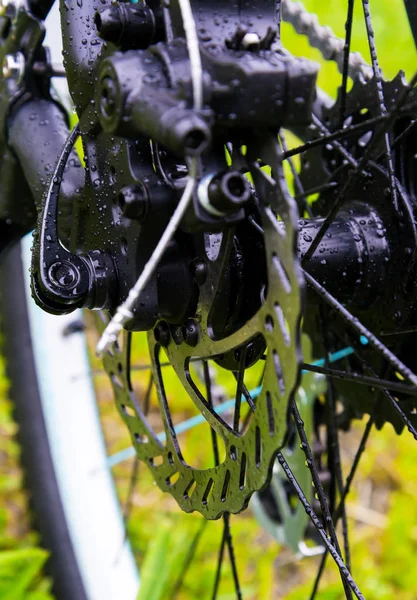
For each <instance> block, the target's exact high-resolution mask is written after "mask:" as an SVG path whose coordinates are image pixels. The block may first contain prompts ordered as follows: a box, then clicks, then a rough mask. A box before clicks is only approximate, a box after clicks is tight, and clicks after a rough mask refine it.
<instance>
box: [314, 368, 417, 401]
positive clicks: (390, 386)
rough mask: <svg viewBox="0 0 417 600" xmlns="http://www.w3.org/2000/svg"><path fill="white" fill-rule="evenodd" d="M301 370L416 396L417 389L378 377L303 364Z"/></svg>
mask: <svg viewBox="0 0 417 600" xmlns="http://www.w3.org/2000/svg"><path fill="white" fill-rule="evenodd" d="M303 369H304V370H305V371H312V372H313V373H320V374H322V375H327V377H332V378H333V379H343V380H345V381H352V382H354V383H360V384H362V385H369V386H372V387H376V388H381V389H383V390H385V389H387V390H392V391H394V392H400V393H402V394H408V395H409V396H417V388H415V387H412V386H410V385H405V384H403V383H396V382H395V381H390V380H389V379H380V378H379V377H368V376H366V375H361V374H360V373H348V372H347V371H338V370H337V369H327V368H326V367H317V366H315V365H308V364H305V363H303Z"/></svg>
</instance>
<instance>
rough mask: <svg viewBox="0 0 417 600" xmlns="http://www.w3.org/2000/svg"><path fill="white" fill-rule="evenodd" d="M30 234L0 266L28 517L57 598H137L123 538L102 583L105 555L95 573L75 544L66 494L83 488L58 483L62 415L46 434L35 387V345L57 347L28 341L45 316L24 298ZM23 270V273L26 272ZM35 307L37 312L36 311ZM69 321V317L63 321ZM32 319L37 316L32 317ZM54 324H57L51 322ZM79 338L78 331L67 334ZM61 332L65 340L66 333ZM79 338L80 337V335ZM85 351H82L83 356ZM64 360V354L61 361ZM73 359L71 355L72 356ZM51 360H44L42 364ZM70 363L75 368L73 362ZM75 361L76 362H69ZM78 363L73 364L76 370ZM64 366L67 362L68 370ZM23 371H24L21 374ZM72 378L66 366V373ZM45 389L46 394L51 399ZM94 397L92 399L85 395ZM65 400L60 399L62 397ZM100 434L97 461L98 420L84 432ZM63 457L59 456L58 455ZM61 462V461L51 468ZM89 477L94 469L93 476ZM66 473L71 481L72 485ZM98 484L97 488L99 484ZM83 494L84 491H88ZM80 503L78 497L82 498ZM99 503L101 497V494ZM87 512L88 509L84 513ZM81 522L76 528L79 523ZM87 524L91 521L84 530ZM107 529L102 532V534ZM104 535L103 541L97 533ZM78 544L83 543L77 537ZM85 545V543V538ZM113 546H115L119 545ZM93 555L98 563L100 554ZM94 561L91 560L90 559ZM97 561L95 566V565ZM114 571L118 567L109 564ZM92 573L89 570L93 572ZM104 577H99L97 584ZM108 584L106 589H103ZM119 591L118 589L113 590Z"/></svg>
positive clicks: (0, 300)
mask: <svg viewBox="0 0 417 600" xmlns="http://www.w3.org/2000/svg"><path fill="white" fill-rule="evenodd" d="M29 245H30V240H29V239H26V240H24V241H23V243H22V245H17V246H15V247H14V248H13V249H12V250H10V252H9V253H8V255H7V256H6V257H5V260H4V261H3V262H2V264H1V266H0V289H1V293H0V322H1V331H2V348H1V351H2V354H3V357H4V360H5V366H6V373H7V377H8V381H9V386H10V388H9V389H10V391H9V395H10V398H11V400H12V402H13V408H14V416H15V420H16V423H17V425H18V428H19V432H18V438H19V443H20V446H21V464H22V467H23V470H24V479H25V485H26V488H27V490H28V491H29V496H30V506H31V513H32V515H33V517H34V525H35V527H36V529H37V530H38V531H39V533H40V536H41V541H42V545H43V546H44V547H45V548H46V549H47V550H48V551H49V552H50V558H49V560H48V563H47V572H48V574H49V575H50V576H51V577H52V579H53V593H54V594H55V596H56V598H57V599H58V600H75V599H76V600H96V598H100V599H103V598H106V599H107V600H112V598H114V597H115V596H114V593H115V589H119V590H120V595H118V596H117V597H118V598H121V599H123V600H124V599H125V598H126V599H128V600H133V599H134V598H135V597H136V594H137V589H138V577H137V572H136V567H135V565H134V562H133V556H132V553H131V550H130V547H129V545H128V544H127V543H125V542H123V544H124V546H123V552H122V553H121V561H120V562H121V563H124V565H125V566H124V567H122V568H121V569H120V571H119V574H118V576H117V577H116V579H117V581H116V582H115V581H112V582H110V583H109V581H110V579H111V576H109V574H108V573H106V571H108V569H109V565H108V562H109V561H108V560H107V561H106V559H105V556H104V559H103V561H102V565H101V568H100V573H99V572H98V571H97V568H98V567H97V565H96V567H94V566H93V567H92V562H91V561H93V562H94V557H91V560H89V559H88V557H87V558H86V554H88V553H89V554H91V548H90V551H89V552H87V551H86V550H88V548H87V549H83V548H80V544H81V545H82V543H83V541H82V539H81V540H80V536H79V531H78V532H77V531H75V529H77V525H74V523H73V522H72V521H74V519H72V521H71V518H70V517H69V515H68V510H70V511H71V507H68V503H69V501H70V498H69V496H71V494H77V495H80V496H85V493H84V491H83V490H81V489H80V488H79V487H77V489H73V490H72V491H71V492H70V493H69V492H68V486H69V487H71V485H72V487H73V488H74V486H77V477H75V476H74V478H72V477H71V474H68V473H67V474H66V477H65V480H66V481H65V484H64V485H63V484H62V473H61V475H60V474H59V473H58V472H57V466H56V456H55V459H54V451H55V454H56V448H55V449H54V445H55V446H56V445H57V444H59V440H60V438H61V439H62V436H63V435H65V431H63V430H62V427H63V426H64V427H67V423H66V419H65V418H63V419H62V418H61V419H59V418H58V419H54V423H53V427H54V428H56V429H58V430H60V431H59V432H58V435H52V436H51V431H50V429H51V424H50V423H49V426H48V422H47V421H48V418H47V417H46V415H45V398H43V395H45V394H44V391H45V390H42V387H44V385H43V384H45V383H46V382H45V381H42V373H41V372H40V368H39V359H38V360H37V356H36V353H39V346H42V348H41V352H43V353H46V355H49V356H51V353H56V352H57V351H58V352H59V349H58V350H57V348H56V347H55V348H54V347H47V342H48V339H46V338H48V335H47V336H46V337H44V336H40V337H39V336H37V339H36V340H35V341H34V334H33V332H34V328H36V323H34V321H36V318H37V316H38V315H39V318H42V319H43V318H44V314H41V311H39V309H37V308H36V307H34V306H31V307H30V308H29V305H28V299H29V298H28V283H29V282H28V280H29V274H28V273H27V269H26V264H25V260H24V256H25V254H28V253H29ZM25 272H26V273H27V274H25ZM38 311H39V312H38ZM71 320H72V321H74V317H72V318H70V321H71ZM58 321H60V322H59V329H60V330H61V335H62V329H63V322H64V327H65V324H66V323H65V319H64V321H63V320H59V319H58ZM37 325H38V326H39V323H38V324H37ZM52 327H53V324H52ZM55 329H56V327H55ZM73 335H76V336H77V335H78V337H80V336H81V337H83V334H82V333H81V334H80V333H78V334H73ZM63 339H64V342H65V343H66V345H68V342H67V340H65V338H63ZM81 343H84V342H83V341H82V342H81ZM85 358H86V357H82V360H83V361H84V362H85ZM68 362H71V361H68ZM76 362H77V360H75V363H76ZM49 366H50V364H49ZM71 366H72V367H73V368H72V370H74V361H72V364H71ZM75 368H77V367H75ZM79 368H80V365H79V364H78V369H79ZM70 371H71V369H70ZM22 374H24V376H22ZM69 377H73V373H72V374H71V373H69ZM51 399H52V398H51V396H49V400H51ZM61 400H62V399H60V398H56V397H55V399H54V400H53V401H54V402H55V403H58V406H59V404H60V402H61ZM84 400H85V402H86V407H87V411H89V412H90V418H89V419H88V420H87V422H89V421H91V410H93V414H95V415H96V419H97V420H98V412H97V411H96V409H95V406H94V407H92V406H91V402H90V403H89V398H88V397H87V398H86V397H85V398H84ZM92 400H93V402H94V399H92ZM63 404H65V402H64V403H63ZM98 432H99V438H100V439H97V440H95V443H96V444H98V446H99V447H100V450H101V451H102V452H103V457H102V460H106V457H105V454H104V444H103V440H102V438H101V431H99V426H98V423H97V424H96V429H95V431H94V428H93V431H90V434H91V435H92V436H93V437H94V436H96V437H97V433H98ZM73 458H74V457H70V458H69V460H68V461H66V462H67V464H68V465H69V464H73V465H74V470H78V469H79V467H80V465H79V462H78V461H77V460H73ZM61 462H62V461H61ZM58 468H60V467H58ZM92 476H93V477H94V474H93V475H92ZM109 477H110V473H109V472H108V473H107V474H106V475H105V476H104V479H107V482H106V485H105V487H106V493H107V494H108V495H109V496H110V500H111V502H112V503H113V505H112V506H111V509H112V511H113V513H112V514H110V510H109V515H108V517H109V518H113V519H116V518H117V519H118V522H117V523H116V524H115V526H113V527H110V530H112V531H113V533H114V531H115V529H117V531H118V534H119V535H121V539H122V540H124V527H123V522H122V518H121V513H120V507H119V505H118V502H117V498H116V494H115V491H114V486H113V482H112V481H111V480H110V479H108V478H109ZM71 478H72V479H73V483H72V484H71ZM102 491H103V490H102ZM87 493H89V492H87ZM81 504H82V501H81ZM104 504H106V501H104ZM90 516H91V515H90ZM79 517H81V522H82V523H83V524H84V526H85V522H86V519H85V517H84V518H82V515H79ZM78 529H80V527H78ZM102 529H103V537H102V539H101V540H99V539H97V548H99V549H100V548H101V549H102V548H103V544H108V543H110V542H111V540H110V537H111V536H112V534H110V535H109V536H108V533H109V528H107V527H105V528H102ZM93 531H94V524H92V530H91V533H92V532H93ZM106 532H107V533H106ZM106 537H107V538H108V539H107V540H106V539H104V538H106ZM84 545H85V544H84ZM87 545H88V543H87ZM119 550H120V548H119V549H117V550H116V553H117V551H119ZM102 553H104V554H105V553H106V549H104V550H100V551H99V554H100V555H101V554H102ZM98 562H101V561H100V560H99V561H98ZM96 563H97V560H96ZM99 567H100V565H99ZM115 568H116V570H117V566H116V567H115ZM94 570H95V573H94V574H92V571H94ZM103 581H105V582H106V583H103ZM105 588H107V591H104V594H105V595H104V596H103V589H105ZM118 593H119V592H118Z"/></svg>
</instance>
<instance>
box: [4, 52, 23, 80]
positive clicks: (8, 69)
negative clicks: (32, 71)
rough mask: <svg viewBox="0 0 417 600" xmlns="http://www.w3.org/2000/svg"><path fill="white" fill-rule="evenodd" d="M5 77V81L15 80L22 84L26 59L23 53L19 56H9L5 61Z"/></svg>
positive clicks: (18, 54)
mask: <svg viewBox="0 0 417 600" xmlns="http://www.w3.org/2000/svg"><path fill="white" fill-rule="evenodd" d="M2 72H3V77H4V78H5V79H13V80H15V81H16V82H17V83H20V82H21V81H22V79H23V75H24V74H25V57H24V56H23V54H22V53H21V52H17V54H7V55H6V56H5V57H4V61H3V68H2Z"/></svg>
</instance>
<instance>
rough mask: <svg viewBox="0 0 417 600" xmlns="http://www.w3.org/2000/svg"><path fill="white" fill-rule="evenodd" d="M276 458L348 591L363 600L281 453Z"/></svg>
mask: <svg viewBox="0 0 417 600" xmlns="http://www.w3.org/2000/svg"><path fill="white" fill-rule="evenodd" d="M277 458H278V461H279V464H280V465H281V467H282V469H283V470H284V473H285V475H286V476H287V478H288V481H289V482H290V484H291V485H292V487H293V489H294V491H295V493H296V494H297V496H298V498H299V500H300V502H301V504H302V505H303V506H304V509H305V511H306V513H307V514H308V516H309V517H310V519H311V522H312V523H313V525H314V527H315V528H316V530H317V532H318V534H319V535H320V537H321V539H322V541H323V543H324V545H325V546H326V548H327V550H328V552H329V553H330V554H331V556H332V558H333V560H334V561H335V563H336V565H337V566H338V567H339V570H340V573H341V576H342V578H343V579H344V580H345V581H346V582H347V584H348V585H349V587H350V589H351V590H352V592H353V593H354V594H355V596H356V597H357V598H358V599H359V600H364V596H363V594H362V592H361V591H360V589H359V587H358V586H357V584H356V583H355V581H354V579H353V577H352V575H351V574H350V572H349V570H348V569H347V568H346V565H345V563H344V562H343V559H342V558H341V557H340V554H339V553H338V552H337V550H336V548H335V547H334V545H333V544H332V542H331V541H330V540H329V538H328V537H327V534H326V532H325V530H324V527H323V525H322V524H321V523H320V520H319V518H318V517H317V515H316V513H315V512H314V510H313V509H312V507H311V505H310V503H309V501H308V500H307V498H306V496H305V495H304V492H303V490H302V489H301V487H300V485H299V483H298V481H297V480H296V478H295V476H294V474H293V472H292V471H291V469H290V466H289V465H288V463H287V461H286V460H285V458H284V456H283V454H282V453H281V452H278V455H277Z"/></svg>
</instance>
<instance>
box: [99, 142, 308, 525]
mask: <svg viewBox="0 0 417 600" xmlns="http://www.w3.org/2000/svg"><path fill="white" fill-rule="evenodd" d="M248 156H249V157H251V156H253V157H255V158H254V159H253V162H255V160H257V159H258V158H260V159H261V160H262V161H263V163H264V164H269V165H272V168H271V175H269V174H268V173H266V172H264V171H262V170H260V169H259V168H258V167H257V166H256V167H254V169H253V172H252V176H253V179H254V181H255V187H256V191H257V194H258V197H259V198H260V199H261V203H260V207H259V211H260V215H261V222H262V228H263V230H264V255H265V259H264V260H265V265H266V273H267V284H266V287H265V288H264V290H263V291H262V299H261V300H260V302H259V308H258V309H257V311H256V313H255V314H254V315H253V316H252V317H251V318H250V319H249V320H248V322H246V324H244V325H243V326H241V327H240V328H239V329H238V330H237V331H235V332H234V333H232V334H230V335H227V337H225V338H224V339H216V338H215V336H214V334H213V328H212V324H211V320H210V319H211V309H212V307H213V304H214V302H215V300H216V297H217V295H218V292H219V289H221V284H222V278H223V277H224V272H225V268H226V267H227V261H228V259H229V255H230V252H229V250H230V243H231V242H230V236H228V235H227V234H223V235H222V236H220V237H218V241H219V244H220V250H218V252H217V256H213V255H211V256H206V261H207V263H208V268H207V276H206V278H205V281H204V283H202V285H201V286H200V294H199V300H198V305H197V307H196V310H195V312H194V314H192V315H190V317H192V319H188V321H187V323H186V324H185V325H184V326H185V327H186V328H187V332H186V333H187V343H185V342H184V337H183V336H181V334H178V328H177V329H175V328H174V329H173V328H172V327H171V328H169V327H168V326H167V325H166V324H165V323H160V324H159V326H158V325H157V327H156V329H155V331H156V332H157V335H155V334H154V332H149V334H148V342H149V353H150V357H151V362H152V370H153V376H154V381H155V384H156V390H157V395H158V401H159V407H160V412H161V415H162V420H163V424H164V429H165V432H164V437H165V439H166V443H165V444H163V443H162V442H161V441H160V438H159V439H158V437H157V435H156V433H157V432H155V431H153V430H152V428H151V426H150V424H149V422H148V421H147V419H146V417H145V415H144V414H143V412H142V410H141V407H140V404H139V402H138V400H137V398H136V397H135V394H134V392H133V389H132V385H131V382H130V375H129V369H130V363H129V360H130V359H129V349H128V344H124V347H123V349H122V350H118V349H117V347H115V348H114V349H113V351H112V352H111V353H110V354H108V355H106V356H105V358H104V365H105V369H106V371H107V372H108V373H109V374H110V378H111V380H112V384H113V389H114V393H115V397H116V402H117V406H118V408H119V411H120V414H121V416H122V417H123V419H124V421H125V423H126V425H127V426H128V428H129V430H130V433H131V436H132V441H133V444H134V447H135V450H136V452H137V454H138V456H139V458H140V459H142V460H143V461H144V462H145V463H146V464H147V465H148V467H149V468H150V469H151V471H152V475H153V477H154V479H155V481H156V483H157V484H158V485H159V487H160V488H161V489H162V490H164V491H166V492H169V493H170V494H172V496H174V498H175V499H176V501H177V502H178V504H179V505H180V507H181V508H182V509H183V510H184V511H186V512H191V511H198V512H200V513H202V514H203V515H204V516H205V517H206V518H209V519H214V518H218V517H219V516H220V515H221V514H222V513H223V512H225V511H227V512H231V513H238V512H240V511H241V510H243V509H244V508H245V507H246V506H247V504H248V501H249V498H250V496H251V495H252V494H253V492H255V491H256V490H259V489H261V488H262V487H263V486H264V485H265V484H266V483H267V481H268V479H269V477H270V474H271V469H272V464H273V460H274V456H275V454H276V452H277V450H278V449H279V448H280V447H281V446H282V445H283V443H284V438H285V434H286V431H287V408H288V403H289V401H290V399H291V398H292V397H293V395H294V393H295V390H296V388H297V386H298V383H299V378H300V363H301V349H300V320H301V309H302V290H303V278H302V275H301V269H300V266H299V263H298V257H297V252H296V230H297V229H296V228H297V209H296V205H295V203H294V201H293V199H292V198H291V196H290V195H289V194H288V192H287V190H286V188H285V179H284V177H283V173H282V165H281V161H280V150H279V146H278V142H277V136H276V135H273V134H269V135H268V136H265V138H264V139H263V140H255V142H252V144H251V145H250V146H249V147H248ZM278 218H279V219H280V220H281V223H280V226H278ZM201 244H202V245H204V239H202V240H201ZM260 292H261V290H260ZM184 326H183V328H182V330H181V331H182V332H183V333H184ZM260 338H262V340H263V347H264V348H265V350H266V354H265V355H264V357H263V358H264V370H263V376H262V382H261V389H260V391H259V394H258V395H257V397H256V398H253V400H251V399H250V398H246V400H247V401H248V402H249V405H250V406H251V408H252V410H253V415H252V418H251V421H250V423H249V425H248V427H247V429H246V431H245V432H243V433H242V432H241V431H240V430H239V429H238V427H237V425H238V419H237V422H236V419H234V420H235V423H234V424H233V426H231V425H230V424H229V423H228V422H227V421H226V420H225V419H224V418H222V416H220V414H219V413H218V412H216V410H215V408H214V407H213V406H212V405H211V403H210V398H208V397H206V396H204V395H203V393H202V392H201V391H200V390H199V388H198V386H197V385H196V382H195V381H194V380H193V377H192V375H191V372H190V368H189V367H190V363H191V362H192V361H195V360H196V359H198V360H201V361H204V360H208V359H213V358H216V357H217V358H219V357H221V356H222V355H225V354H227V353H231V352H232V353H233V352H234V353H237V358H238V360H239V362H240V364H241V365H242V366H243V369H244V368H245V367H246V366H247V363H251V362H252V361H253V358H252V357H251V356H250V353H251V347H253V345H256V344H257V343H258V344H259V339H260ZM163 354H166V357H167V358H168V360H169V362H170V364H171V365H172V367H173V369H174V371H175V373H176V375H177V376H178V378H179V380H180V382H181V384H182V387H183V389H184V393H186V394H188V395H189V397H190V398H191V399H192V401H193V403H194V404H195V406H196V407H197V408H198V410H199V412H200V413H201V415H203V417H204V419H205V421H206V422H207V423H208V424H209V426H210V427H211V428H212V429H213V430H214V431H215V432H216V434H217V435H218V436H219V438H221V439H222V441H223V442H224V445H225V449H226V455H225V459H224V460H223V461H222V462H220V464H218V465H216V466H215V467H212V468H208V469H196V468H193V467H192V466H190V465H189V464H187V462H186V461H185V460H184V457H183V455H182V453H181V445H180V442H179V440H178V437H177V435H176V432H175V429H174V425H173V421H172V414H171V411H174V410H175V398H169V397H168V394H167V393H166V390H165V381H164V375H163V371H162V369H161V356H162V355H163ZM245 361H247V362H245ZM241 393H242V391H241V390H240V391H239V390H238V391H237V393H236V398H237V400H236V407H235V411H238V410H239V408H238V405H240V401H241V398H240V394H241Z"/></svg>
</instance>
